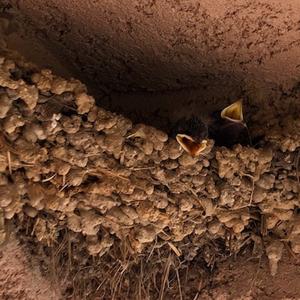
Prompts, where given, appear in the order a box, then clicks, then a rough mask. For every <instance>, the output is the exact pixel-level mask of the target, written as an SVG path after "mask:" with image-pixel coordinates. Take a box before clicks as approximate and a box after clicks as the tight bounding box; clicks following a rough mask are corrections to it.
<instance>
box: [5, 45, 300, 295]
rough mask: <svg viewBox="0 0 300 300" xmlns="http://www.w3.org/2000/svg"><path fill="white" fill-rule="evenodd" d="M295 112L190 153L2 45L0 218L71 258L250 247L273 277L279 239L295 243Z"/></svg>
mask: <svg viewBox="0 0 300 300" xmlns="http://www.w3.org/2000/svg"><path fill="white" fill-rule="evenodd" d="M16 72H17V73H18V74H19V76H18V78H15V77H14V75H13V74H15V73H16ZM25 74H26V76H25ZM28 74H31V76H30V80H28V78H27V76H28ZM283 112H285V110H283ZM297 113H298V114H297ZM298 116H299V111H298V112H296V111H294V112H293V114H292V113H291V112H290V111H289V112H288V113H287V112H286V113H285V114H284V115H282V116H280V118H278V117H277V118H276V119H274V120H272V121H273V123H274V124H273V125H274V126H272V128H266V129H264V132H263V134H264V137H265V138H264V140H263V141H262V142H261V143H260V147H259V148H254V147H243V146H240V145H236V146H234V147H233V148H232V149H229V148H225V147H212V146H211V147H208V148H209V149H210V151H209V152H208V153H206V154H205V156H199V157H191V156H189V155H188V154H187V153H185V152H183V150H182V149H181V147H180V146H179V145H178V143H177V142H176V141H175V140H173V139H171V138H169V137H168V135H167V134H165V133H164V132H162V131H160V130H157V129H156V128H153V127H150V126H146V125H143V124H133V123H132V122H131V121H130V120H129V119H127V118H125V117H123V116H121V115H117V114H115V113H112V112H109V111H106V110H104V109H102V108H101V107H98V106H96V104H95V100H94V98H93V97H91V96H89V95H88V94H87V89H86V87H85V86H84V85H83V84H82V83H81V82H79V81H77V80H74V79H72V80H69V81H68V80H65V79H63V78H60V77H57V76H55V75H54V74H53V73H52V72H51V70H41V71H40V70H38V68H37V67H35V66H33V65H31V64H27V63H26V62H24V61H23V59H22V58H20V57H19V56H17V55H16V54H14V53H11V52H9V51H5V50H3V51H2V56H1V58H0V128H1V135H0V162H1V163H0V195H1V196H0V208H1V211H2V212H3V213H2V214H1V217H2V221H4V220H10V219H14V221H15V223H16V224H17V226H18V227H19V229H20V232H23V233H24V228H25V227H26V226H27V227H28V226H29V227H30V228H31V230H30V232H31V235H32V236H34V237H35V239H36V241H37V243H38V245H40V246H41V245H42V246H41V248H43V247H44V248H43V249H46V248H45V247H49V248H50V249H51V247H53V245H55V244H57V243H63V241H65V240H64V238H65V237H67V238H68V243H69V245H71V246H70V247H71V248H70V249H72V250H69V252H68V255H69V258H68V259H69V260H70V261H80V265H81V267H82V266H85V267H87V266H91V265H92V264H93V262H94V261H95V260H97V261H101V259H102V258H103V264H104V262H105V261H106V259H107V257H110V259H114V260H119V261H122V259H124V260H125V257H126V259H127V260H129V257H131V259H132V257H139V256H140V257H143V258H144V259H147V257H148V259H149V257H151V255H154V254H153V252H155V249H160V248H161V249H162V250H161V251H163V252H166V251H167V250H166V249H168V251H169V252H168V253H173V254H174V257H177V258H176V259H179V260H182V261H193V260H194V259H195V260H199V259H201V261H202V262H203V265H205V267H210V268H213V267H214V265H215V264H216V263H217V262H218V260H219V259H220V260H221V259H224V257H228V256H230V255H232V254H238V253H239V252H240V251H241V250H242V249H244V248H245V246H249V247H250V246H253V245H254V248H255V249H260V251H259V253H258V255H260V256H261V255H263V254H266V256H267V257H268V258H269V261H270V270H271V273H272V275H275V274H276V271H277V267H278V263H280V258H281V255H282V252H283V251H285V250H284V246H286V247H288V248H289V249H290V250H291V251H292V252H294V253H299V252H300V246H299V245H300V230H299V228H298V227H299V220H298V219H299V216H298V211H299V207H300V204H299V200H300V199H299V151H300V150H299V147H300V136H299V132H300V130H299V129H300V128H299V124H300V120H299V117H298ZM267 117H268V116H267V115H265V118H267ZM253 119H255V116H254V117H253ZM282 120H283V121H282ZM264 121H265V119H261V120H260V122H261V123H260V124H259V123H258V122H259V120H257V121H256V122H255V126H257V127H260V128H261V126H262V124H263V123H264ZM255 126H253V129H252V130H253V131H255ZM261 131H262V130H260V133H261ZM208 143H209V145H210V144H211V145H212V144H213V141H208ZM2 221H1V222H2ZM28 224H29V225H28ZM27 232H28V230H27ZM262 245H263V246H262ZM259 246H261V247H260V248H259ZM116 249H118V250H116ZM124 253H126V255H125V254H124ZM155 253H156V252H155ZM155 255H157V253H156V254H155ZM132 261H133V260H132ZM132 261H131V264H133V262H132ZM127 263H128V262H127ZM165 263H166V264H171V263H170V261H169V260H166V262H165ZM123 267H124V268H125V269H126V268H128V270H129V263H128V265H127V266H126V267H125V265H123ZM169 267H170V266H169ZM73 268H75V269H73V272H74V273H76V266H74V265H73ZM78 268H79V266H78ZM125 269H124V270H125ZM103 270H105V268H104V269H103ZM166 270H167V269H166ZM77 271H78V270H77ZM124 272H125V271H124ZM160 272H161V271H160ZM166 272H167V271H166ZM178 274H179V273H178ZM86 276H88V275H87V274H86ZM90 276H92V275H90ZM165 276H168V275H165ZM86 279H88V277H87V278H86ZM126 280H129V279H126ZM126 280H124V281H122V282H121V283H120V285H121V287H118V288H120V289H122V288H126V286H128V285H129V283H128V282H127V281H126ZM91 282H92V283H91V284H95V282H94V281H91ZM103 284H104V283H103ZM106 284H108V285H109V283H107V282H106ZM162 284H163V280H162ZM98 286H99V283H98ZM104 286H106V285H104ZM100 288H101V287H100ZM103 289H104V287H103ZM152 289H153V290H152ZM95 290H96V288H95ZM150 290H151V293H152V294H153V295H155V293H156V292H155V289H154V287H150ZM120 293H121V292H120Z"/></svg>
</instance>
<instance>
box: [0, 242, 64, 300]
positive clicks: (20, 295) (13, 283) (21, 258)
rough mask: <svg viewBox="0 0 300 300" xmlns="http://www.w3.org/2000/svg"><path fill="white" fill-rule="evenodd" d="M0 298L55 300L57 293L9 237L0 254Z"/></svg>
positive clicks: (34, 263)
mask: <svg viewBox="0 0 300 300" xmlns="http://www.w3.org/2000/svg"><path fill="white" fill-rule="evenodd" d="M0 256H1V258H0V268H1V274H0V298H1V299H19V300H37V299H38V300H55V299H59V298H60V295H59V291H58V290H57V289H56V288H55V287H54V286H53V285H51V283H50V282H49V281H48V280H46V279H44V278H43V277H42V275H41V273H40V270H39V266H38V264H37V261H36V260H35V259H34V258H32V257H30V258H29V255H28V251H27V250H26V249H24V247H23V246H21V245H20V244H19V242H18V240H17V239H16V238H15V237H14V236H11V237H10V240H9V242H8V243H7V244H6V245H4V246H2V247H1V252H0Z"/></svg>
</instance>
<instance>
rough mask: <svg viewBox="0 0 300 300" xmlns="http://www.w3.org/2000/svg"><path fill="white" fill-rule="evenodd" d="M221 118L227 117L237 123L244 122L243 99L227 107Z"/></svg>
mask: <svg viewBox="0 0 300 300" xmlns="http://www.w3.org/2000/svg"><path fill="white" fill-rule="evenodd" d="M221 118H222V119H227V120H229V121H232V122H235V123H243V122H244V116H243V101H242V100H238V101H236V102H234V103H232V104H231V105H229V106H227V107H225V108H224V109H223V110H222V112H221Z"/></svg>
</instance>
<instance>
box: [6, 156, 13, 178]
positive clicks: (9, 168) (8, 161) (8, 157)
mask: <svg viewBox="0 0 300 300" xmlns="http://www.w3.org/2000/svg"><path fill="white" fill-rule="evenodd" d="M7 163H8V170H9V174H10V175H12V167H11V155H10V151H9V150H8V151H7Z"/></svg>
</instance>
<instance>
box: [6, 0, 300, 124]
mask: <svg viewBox="0 0 300 300" xmlns="http://www.w3.org/2000/svg"><path fill="white" fill-rule="evenodd" d="M8 3H11V4H12V5H13V8H14V12H15V13H16V15H17V16H18V18H19V21H18V22H19V26H15V28H16V27H18V28H19V29H18V30H19V31H21V32H22V36H23V37H24V38H26V39H27V41H30V45H32V43H33V42H34V41H36V40H39V41H41V43H40V44H43V45H46V46H47V47H48V49H49V53H52V54H51V55H52V56H53V54H54V55H55V57H56V66H57V65H64V66H65V67H66V69H69V70H71V73H72V74H73V75H76V77H77V78H79V79H81V80H83V81H84V82H86V83H87V84H88V86H89V88H90V91H91V92H92V93H93V94H94V95H96V96H97V101H99V102H100V103H101V106H103V107H106V108H109V109H110V110H113V111H118V112H122V113H125V114H127V115H128V116H129V117H130V118H131V119H135V120H137V121H141V120H144V121H147V123H149V124H154V125H156V126H160V125H162V124H161V122H162V121H161V120H156V119H155V118H156V115H158V117H157V118H159V117H160V119H161V118H163V117H165V118H167V119H174V118H176V117H177V116H178V114H181V115H187V114H191V112H192V111H193V112H196V113H198V114H201V113H203V110H205V111H206V110H209V109H210V108H211V106H214V107H215V106H222V102H224V99H230V100H234V99H236V98H238V97H240V96H244V97H249V95H250V96H251V95H252V93H253V90H256V95H255V96H256V97H257V98H260V99H259V100H257V101H268V100H269V98H270V97H271V95H270V90H279V91H280V92H282V91H284V92H287V91H289V90H290V89H292V88H293V86H295V84H296V83H297V80H298V78H299V75H300V68H299V65H300V61H299V59H300V58H299V57H300V56H299V43H300V40H299V34H300V33H299V21H300V20H299V15H300V4H299V1H297V0H287V1H278V0H268V1H260V0H255V1H247V0H235V1H223V0H222V1H218V2H217V3H213V2H211V1H199V0H193V1H178V0H164V1H155V0H154V1H153V0H143V1H131V0H125V1H111V0H104V1H84V2H80V1H75V0H74V1H72V0H68V1H64V3H63V4H62V3H61V1H57V0H50V1H47V3H45V1H31V0H26V1H16V2H15V1H8ZM18 18H16V19H18ZM18 22H17V23H18ZM13 27H14V26H11V28H13ZM11 31H13V30H12V29H11ZM11 44H14V41H13V38H12V39H11ZM21 44H22V43H20V42H19V43H17V45H18V48H19V49H21V48H24V49H25V52H27V54H28V55H29V56H31V57H30V58H33V59H35V58H34V57H37V56H39V52H38V51H35V55H32V47H20V45H21ZM23 44H24V43H23ZM15 45H16V43H15ZM26 49H27V50H26ZM42 53H43V55H47V51H45V50H43V51H42ZM51 55H48V57H49V56H51ZM49 60H53V57H50V58H49ZM58 61H59V63H58ZM39 63H41V64H42V66H43V64H47V63H48V62H47V60H46V61H45V60H43V59H39ZM59 69H60V70H61V69H62V68H61V67H60V68H59ZM103 95H106V96H105V97H104V96H103ZM251 101H252V99H251ZM145 103H147V106H146V107H145ZM174 103H176V105H174ZM199 104H201V105H199ZM178 107H180V112H178V110H179V109H177V108H178ZM149 115H152V116H151V117H149ZM140 116H141V117H140ZM160 127H162V126H160Z"/></svg>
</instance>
